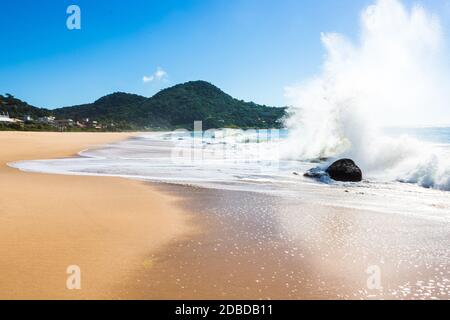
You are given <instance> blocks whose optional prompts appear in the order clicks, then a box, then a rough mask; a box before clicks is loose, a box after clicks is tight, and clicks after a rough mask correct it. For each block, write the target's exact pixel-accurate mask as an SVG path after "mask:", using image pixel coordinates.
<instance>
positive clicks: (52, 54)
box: [0, 0, 450, 108]
mask: <svg viewBox="0 0 450 320" xmlns="http://www.w3.org/2000/svg"><path fill="white" fill-rule="evenodd" d="M405 2H406V3H408V4H410V3H413V2H412V1H407V0H405ZM415 2H419V3H423V4H424V5H425V7H427V8H429V9H430V10H431V11H435V12H438V13H439V14H440V16H441V19H442V20H443V22H444V24H447V22H448V20H449V17H450V5H449V1H447V0H427V1H415ZM415 2H414V3H415ZM370 3H372V1H370V0H367V1H366V0H340V1H336V0H321V1H314V0H308V1H306V0H304V1H302V0H130V1H110V0H95V1H93V0H71V1H68V0H40V1H30V0H28V1H27V0H15V1H2V2H1V3H0V10H1V12H2V19H0V35H1V39H2V43H3V45H2V48H1V50H0V93H7V92H8V93H11V94H13V95H15V96H17V97H19V98H21V99H24V100H26V101H27V102H29V103H31V104H33V105H36V106H41V107H50V108H52V107H60V106H67V105H75V104H81V103H86V102H91V101H93V100H95V99H97V98H99V97H101V96H102V95H105V94H108V93H112V92H115V91H125V92H132V93H137V94H142V95H144V96H151V95H153V94H154V93H156V92H157V91H158V90H160V89H162V88H164V87H167V86H170V85H174V84H177V83H180V82H185V81H189V80H199V79H201V80H207V81H210V82H212V83H213V84H215V85H217V86H219V87H220V88H221V89H223V90H224V91H226V92H227V93H230V94H231V95H233V96H235V97H237V98H240V99H244V100H252V101H255V102H257V103H264V104H269V105H277V106H281V105H284V104H285V103H286V101H285V98H284V90H283V89H284V87H286V86H288V85H291V84H294V83H297V82H299V81H302V80H303V79H305V78H307V77H309V76H311V75H314V74H315V73H317V72H318V71H319V69H320V65H321V61H322V59H323V54H324V50H323V48H322V45H321V42H320V33H321V32H339V33H344V34H346V35H347V36H349V37H356V36H357V33H358V17H359V13H360V12H361V10H362V9H363V8H364V7H365V6H367V5H368V4H370ZM71 4H76V5H78V6H80V8H81V18H82V22H81V23H82V28H81V30H72V31H70V30H68V29H67V27H66V19H67V17H68V15H67V14H66V9H67V7H68V6H69V5H71ZM158 67H159V68H161V69H160V71H161V70H164V71H165V72H166V73H167V75H164V74H163V73H161V72H160V74H159V77H153V81H147V82H144V81H143V76H147V77H149V79H148V80H150V79H151V76H152V74H154V73H155V71H156V70H157V68H158Z"/></svg>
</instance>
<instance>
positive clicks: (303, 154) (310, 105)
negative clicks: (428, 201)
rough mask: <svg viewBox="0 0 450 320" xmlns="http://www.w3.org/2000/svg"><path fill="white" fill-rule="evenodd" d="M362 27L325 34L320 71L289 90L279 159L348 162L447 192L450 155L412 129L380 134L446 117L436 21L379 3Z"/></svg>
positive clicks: (390, 0) (417, 10) (387, 0)
mask: <svg viewBox="0 0 450 320" xmlns="http://www.w3.org/2000/svg"><path fill="white" fill-rule="evenodd" d="M360 26H361V28H360V34H359V38H358V39H357V40H356V41H352V40H350V39H349V38H348V37H346V36H344V35H341V34H337V33H326V34H323V35H322V42H323V44H324V47H325V49H326V58H325V61H324V63H323V66H322V72H321V73H320V74H319V75H317V76H315V77H312V78H311V79H310V80H308V81H305V82H303V83H301V84H300V85H296V86H291V87H289V88H287V90H286V93H287V96H288V98H289V99H290V100H291V102H292V104H293V107H292V108H291V110H290V112H291V114H292V116H291V117H290V118H289V119H287V121H286V126H287V127H288V128H289V133H290V134H289V139H288V142H287V143H285V145H284V150H283V156H284V157H287V158H291V159H318V158H338V157H346V158H352V159H353V160H355V161H356V162H357V163H358V165H359V166H360V167H361V168H362V169H363V172H365V173H366V175H367V176H369V177H377V178H379V179H381V180H384V181H401V182H408V183H417V184H419V185H421V186H423V187H426V188H436V189H442V190H450V158H449V157H448V152H447V151H448V150H445V149H443V148H438V147H436V146H435V145H432V144H430V143H428V142H424V139H422V138H423V137H418V136H416V135H414V134H411V133H417V132H414V129H410V131H409V132H406V131H404V134H402V135H398V134H397V135H389V134H386V132H385V131H384V130H383V128H385V127H387V126H392V125H402V126H411V124H416V123H433V124H437V123H441V122H442V121H444V120H445V119H443V118H442V117H443V115H448V109H449V106H448V101H450V94H449V91H448V87H449V84H450V81H449V78H450V77H449V73H448V71H449V68H448V62H447V60H448V59H447V57H448V53H445V50H444V49H445V41H444V36H443V31H442V28H441V24H440V22H439V18H438V16H437V15H435V14H432V13H429V12H427V10H425V9H424V8H423V7H421V6H419V5H415V6H413V7H412V8H407V7H405V6H404V5H403V4H402V3H401V2H400V1H398V0H378V1H376V2H375V4H374V5H371V6H369V7H367V8H366V9H365V10H364V11H363V12H362V14H361V18H360ZM447 120H448V119H447ZM432 130H434V131H435V132H439V129H438V128H434V129H432ZM422 132H425V131H422ZM427 132H428V134H429V133H430V131H427ZM397 133H398V132H397ZM445 134H446V133H444V135H445Z"/></svg>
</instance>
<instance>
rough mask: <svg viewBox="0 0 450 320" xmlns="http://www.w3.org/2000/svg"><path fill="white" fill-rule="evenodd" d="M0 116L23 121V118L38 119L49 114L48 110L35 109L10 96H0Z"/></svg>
mask: <svg viewBox="0 0 450 320" xmlns="http://www.w3.org/2000/svg"><path fill="white" fill-rule="evenodd" d="M0 114H9V116H10V117H11V118H17V119H21V120H22V119H23V117H24V116H31V117H33V118H39V117H44V116H48V115H50V114H51V111H50V110H47V109H43V108H36V107H33V106H31V105H29V104H28V103H26V102H24V101H22V100H20V99H17V98H15V97H14V96H12V95H10V94H6V95H5V96H3V95H0Z"/></svg>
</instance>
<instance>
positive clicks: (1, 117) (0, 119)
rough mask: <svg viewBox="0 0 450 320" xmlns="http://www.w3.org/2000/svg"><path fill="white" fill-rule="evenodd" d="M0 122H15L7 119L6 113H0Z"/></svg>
mask: <svg viewBox="0 0 450 320" xmlns="http://www.w3.org/2000/svg"><path fill="white" fill-rule="evenodd" d="M0 122H9V123H11V122H16V121H15V120H14V119H11V118H10V117H9V114H8V113H2V114H0Z"/></svg>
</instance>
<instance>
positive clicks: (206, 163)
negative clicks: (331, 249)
mask: <svg viewBox="0 0 450 320" xmlns="http://www.w3.org/2000/svg"><path fill="white" fill-rule="evenodd" d="M385 134H386V136H387V137H389V139H396V140H398V141H403V140H402V139H407V141H409V142H410V141H414V144H413V145H414V146H416V145H417V146H419V147H418V148H419V149H418V150H416V151H417V152H415V153H413V154H411V155H410V154H409V153H408V154H407V156H403V157H401V159H402V160H401V161H395V163H394V164H391V165H390V166H385V167H384V168H381V169H380V168H376V169H374V170H373V169H372V168H368V169H366V168H362V169H363V172H364V180H363V181H362V182H360V183H340V182H334V181H331V180H324V181H317V180H312V179H309V178H306V177H304V176H303V174H304V173H305V172H306V171H307V170H309V169H311V168H314V167H326V166H327V165H328V164H329V163H331V162H332V161H333V160H335V159H336V158H337V157H336V158H329V159H307V160H306V159H295V158H292V157H291V156H287V154H288V153H287V152H286V149H289V148H294V147H295V146H291V145H290V144H292V139H290V137H289V135H290V132H289V131H287V130H280V131H278V130H259V131H255V130H249V131H240V130H231V129H227V130H216V131H207V132H194V133H191V132H185V131H180V132H163V133H145V134H141V135H140V136H137V137H134V138H131V139H128V140H126V141H122V142H118V143H114V144H110V145H106V146H99V147H97V148H92V149H89V150H84V151H81V152H80V153H79V156H78V157H75V158H64V159H50V160H34V161H22V162H15V163H10V164H9V165H10V166H12V167H15V168H18V169H20V170H23V171H31V172H45V173H53V174H74V175H100V176H119V177H125V178H131V179H141V180H146V181H152V182H163V183H174V184H182V185H193V186H199V187H204V188H214V189H223V190H237V191H252V192H258V193H266V194H270V195H277V196H281V197H289V198H295V199H296V200H299V201H303V202H307V203H310V204H314V203H317V204H320V205H329V206H339V207H349V208H356V209H367V210H372V211H375V212H388V213H395V214H403V215H412V216H415V217H421V218H424V219H432V220H438V221H443V222H450V192H449V190H450V184H449V183H448V181H450V180H449V176H450V175H449V173H450V166H447V164H448V161H449V159H450V128H444V127H442V128H406V129H405V128H390V129H386V130H385ZM424 146H425V147H424ZM388 158H389V157H388ZM423 159H427V160H426V161H425V160H423ZM429 159H431V160H429ZM383 163H384V162H383Z"/></svg>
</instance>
